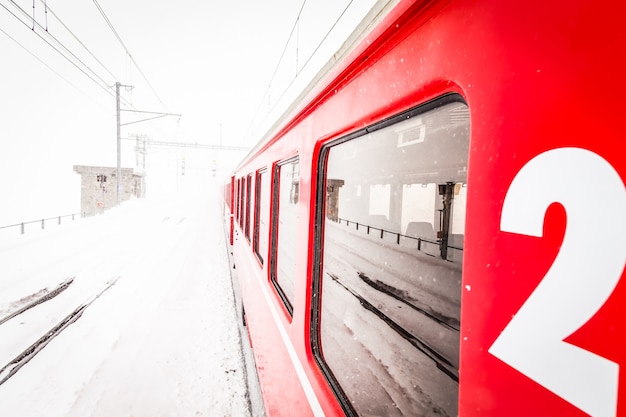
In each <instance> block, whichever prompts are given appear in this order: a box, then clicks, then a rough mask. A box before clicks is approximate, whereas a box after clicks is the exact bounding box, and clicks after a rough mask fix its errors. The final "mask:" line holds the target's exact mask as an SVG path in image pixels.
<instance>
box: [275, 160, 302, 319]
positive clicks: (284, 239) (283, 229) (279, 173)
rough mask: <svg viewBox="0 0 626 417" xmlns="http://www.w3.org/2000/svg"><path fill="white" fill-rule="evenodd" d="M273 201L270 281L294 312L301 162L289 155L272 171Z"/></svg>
mask: <svg viewBox="0 0 626 417" xmlns="http://www.w3.org/2000/svg"><path fill="white" fill-rule="evenodd" d="M274 181H275V183H274V204H273V213H274V218H273V221H272V256H271V258H270V270H271V280H272V283H273V284H274V286H275V287H276V290H277V291H278V294H279V295H280V297H281V298H282V300H283V302H284V303H285V307H286V308H287V311H289V314H293V307H292V305H293V297H294V278H295V274H296V242H297V226H298V201H299V195H300V164H299V161H298V158H297V157H296V158H292V159H289V160H287V161H285V162H282V163H280V164H277V165H276V167H275V172H274Z"/></svg>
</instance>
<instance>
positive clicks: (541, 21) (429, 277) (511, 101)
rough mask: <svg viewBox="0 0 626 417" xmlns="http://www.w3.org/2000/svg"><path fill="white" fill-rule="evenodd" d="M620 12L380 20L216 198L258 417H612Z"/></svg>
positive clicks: (414, 10) (571, 5) (619, 235)
mask: <svg viewBox="0 0 626 417" xmlns="http://www.w3.org/2000/svg"><path fill="white" fill-rule="evenodd" d="M625 8H626V6H625V5H624V2H623V1H607V2H602V3H598V2H593V1H574V2H567V3H564V2H544V1H541V2H539V1H530V2H523V3H520V2H502V1H501V2H497V1H477V0H475V1H472V0H452V1H400V2H382V3H378V4H377V5H376V7H375V8H374V10H373V11H372V13H371V14H370V15H369V20H367V21H366V22H365V23H364V24H363V25H362V26H360V32H359V33H357V34H355V36H353V37H352V38H351V39H350V41H349V42H348V43H346V46H345V47H344V48H343V49H342V50H341V51H340V52H339V53H338V54H337V55H336V59H335V60H334V62H333V63H330V64H329V65H328V66H327V67H326V68H325V69H324V70H323V71H322V73H321V74H320V76H319V77H317V78H316V80H315V81H314V82H313V83H312V84H311V85H310V87H309V88H308V89H307V90H306V91H305V92H304V93H303V94H302V95H301V97H300V99H299V100H298V101H297V102H296V103H294V105H293V106H292V107H291V109H290V110H289V111H288V112H287V113H286V114H285V116H284V117H283V118H282V119H280V121H279V122H278V123H277V124H276V125H275V127H274V128H272V129H271V130H270V131H269V132H268V134H267V135H266V136H265V137H264V138H263V139H262V140H261V142H260V143H259V145H258V146H257V147H256V148H255V149H254V150H253V151H252V152H251V153H250V155H249V156H248V157H247V158H246V159H245V160H244V161H242V162H241V164H240V165H239V166H238V168H237V169H236V171H235V172H234V174H233V177H232V182H231V184H229V187H228V190H229V192H228V193H227V197H228V196H229V197H230V198H228V200H229V204H228V206H229V213H230V214H231V218H232V219H233V223H232V224H233V226H232V227H231V230H232V233H231V237H232V242H233V253H234V260H235V263H236V267H237V271H238V276H239V280H240V285H241V292H242V298H243V303H244V307H245V313H246V320H247V325H248V330H249V333H250V337H251V340H252V343H253V348H254V352H255V359H256V364H257V367H258V374H259V379H260V383H261V389H262V393H263V397H264V402H265V407H266V411H267V413H268V414H269V415H272V416H274V415H277V416H278V415H284V416H288V415H291V416H304V415H328V416H332V415H359V416H396V415H405V416H456V415H460V416H498V417H499V416H524V417H526V416H585V415H591V416H626V388H625V387H626V384H625V383H624V382H625V380H624V375H625V374H624V370H623V366H624V365H626V336H625V331H626V328H625V327H626V320H625V318H626V308H625V307H624V306H625V305H626V285H625V284H624V281H625V280H624V279H622V278H623V277H624V264H625V259H626V220H625V216H626V191H625V187H624V177H625V176H626V153H625V152H624V143H626V142H625V140H624V137H625V134H624V129H623V128H622V126H621V123H620V120H621V116H622V109H623V103H622V98H623V97H625V96H626V87H625V85H626V84H625V83H624V82H623V77H624V71H625V69H624V63H623V62H624V60H623V56H622V55H623V50H624V45H626V31H625V30H623V25H624V23H623V22H624V18H625V17H626V13H625V10H624V9H625Z"/></svg>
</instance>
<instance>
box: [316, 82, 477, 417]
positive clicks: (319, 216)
mask: <svg viewBox="0 0 626 417" xmlns="http://www.w3.org/2000/svg"><path fill="white" fill-rule="evenodd" d="M450 103H463V104H465V105H466V106H467V102H466V101H465V100H464V99H463V97H462V96H460V95H459V94H457V93H448V94H445V95H442V96H440V97H438V98H436V99H434V100H431V101H429V102H425V103H423V104H420V105H418V106H416V107H413V108H411V109H409V110H406V111H404V112H402V113H399V114H396V115H394V116H391V117H389V118H387V119H385V120H382V121H380V122H378V123H374V124H372V125H371V126H368V127H365V128H363V129H360V130H358V131H356V132H353V133H350V134H348V135H346V136H343V137H340V138H338V139H335V140H332V141H330V142H328V143H325V144H324V145H323V146H322V147H321V148H320V151H319V158H318V164H317V167H316V168H317V175H316V184H317V188H316V191H315V208H314V214H313V216H314V222H315V223H314V230H315V236H314V237H313V241H314V243H313V266H312V280H311V284H312V291H311V295H310V300H311V316H310V327H309V332H310V333H309V343H310V346H311V350H312V354H313V358H314V360H315V362H316V363H317V366H318V367H319V369H320V370H321V372H322V374H323V375H324V378H325V379H326V381H327V383H328V384H329V386H330V387H331V390H332V391H333V393H334V395H335V398H336V400H337V401H338V403H339V405H340V406H341V408H342V409H343V411H344V413H345V415H346V416H349V417H358V413H357V412H356V410H355V408H354V406H353V405H352V403H351V401H350V399H349V398H348V396H347V394H346V393H345V391H344V390H343V388H342V387H341V385H340V383H339V381H337V379H336V378H335V376H334V374H333V371H332V370H331V369H330V367H329V365H327V364H326V362H325V360H324V357H323V352H322V340H321V327H320V322H321V321H320V315H321V310H322V293H321V281H322V276H321V275H322V272H323V259H324V255H323V249H324V248H323V246H324V221H325V217H326V186H327V184H326V166H327V161H328V156H329V153H330V150H331V149H332V148H333V147H335V146H336V145H340V144H342V143H345V142H348V141H350V140H353V139H357V138H359V137H361V136H364V135H367V134H369V133H372V132H375V131H377V130H380V129H384V128H386V127H389V126H391V125H394V124H396V123H399V122H401V121H403V120H406V119H409V118H412V117H419V116H420V115H423V114H425V113H427V112H429V111H431V110H435V109H437V108H438V107H441V106H444V105H446V104H450Z"/></svg>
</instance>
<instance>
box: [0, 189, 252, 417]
mask: <svg viewBox="0 0 626 417" xmlns="http://www.w3.org/2000/svg"><path fill="white" fill-rule="evenodd" d="M205 197H206V198H198V197H193V198H192V197H189V196H188V197H178V198H169V199H161V200H150V199H144V200H134V201H130V202H127V203H125V204H123V205H122V206H120V207H117V208H115V209H112V210H110V211H108V212H107V213H105V214H103V215H99V216H96V217H91V218H85V219H80V220H77V221H75V222H72V223H68V224H65V225H62V226H59V227H56V228H50V229H46V230H44V231H40V232H34V233H30V234H28V233H27V234H25V235H22V236H20V235H16V236H12V235H7V234H4V235H2V236H0V381H3V382H0V415H2V416H5V415H6V416H9V415H13V416H47V417H48V416H52V417H54V416H67V417H71V416H77V417H78V416H80V417H84V416H94V417H95V416H130V415H132V416H216V415H219V416H226V415H229V416H230V415H237V416H250V415H254V416H258V415H261V414H262V410H259V404H258V400H255V398H257V399H258V386H255V384H254V381H255V375H252V376H251V377H250V378H248V375H249V374H253V373H254V372H253V370H252V371H251V370H250V369H253V368H250V367H249V366H248V370H247V368H246V363H245V362H246V361H245V358H246V357H249V356H250V355H249V352H248V351H247V350H246V348H245V347H244V348H242V337H241V335H240V322H239V320H238V317H237V313H236V308H235V300H234V292H233V287H232V282H231V275H230V266H229V263H228V257H227V248H226V243H225V239H224V230H223V223H222V221H221V219H222V217H221V214H222V211H221V210H222V204H221V196H220V194H219V192H218V191H217V188H215V189H214V191H212V192H210V193H208V195H206V196H205ZM38 300H41V302H37V301H38ZM85 305H86V307H84V308H83V309H82V310H81V311H80V314H79V315H78V317H76V318H75V320H73V321H72V322H71V323H69V324H68V325H67V326H65V327H64V328H62V329H60V330H59V329H57V331H56V332H55V334H54V335H53V337H51V338H49V340H47V341H45V343H43V342H41V340H42V336H44V335H46V334H48V333H50V331H51V330H52V329H55V328H56V326H57V325H58V324H59V323H60V322H62V321H63V320H64V319H66V318H67V317H69V316H68V315H71V314H72V312H75V311H76V310H77V308H80V306H85ZM3 318H6V320H3ZM38 341H39V342H38ZM40 342H41V343H40ZM38 343H39V345H41V346H39V347H40V350H39V351H38V352H36V354H35V355H32V352H31V355H30V356H31V357H29V358H26V357H25V356H24V355H23V353H24V352H25V351H28V350H29V349H30V350H31V351H32V350H33V346H38ZM243 343H244V345H246V344H247V340H245V339H244V342H243ZM26 359H27V360H26ZM16 368H17V369H16ZM250 381H252V382H250ZM251 398H252V400H251ZM251 403H252V404H251ZM255 403H256V404H255Z"/></svg>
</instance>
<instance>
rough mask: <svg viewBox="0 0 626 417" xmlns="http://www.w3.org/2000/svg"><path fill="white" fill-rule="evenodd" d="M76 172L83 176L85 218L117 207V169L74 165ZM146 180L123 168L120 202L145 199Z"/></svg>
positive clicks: (81, 193)
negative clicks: (132, 197)
mask: <svg viewBox="0 0 626 417" xmlns="http://www.w3.org/2000/svg"><path fill="white" fill-rule="evenodd" d="M74 172H76V173H78V174H80V176H81V185H80V211H81V215H82V216H83V217H85V216H93V215H94V214H98V213H103V212H104V211H105V210H108V209H110V208H111V207H115V206H116V205H117V168H114V167H94V166H85V165H74ZM144 178H145V177H144V174H143V173H137V172H135V171H134V170H133V169H132V168H122V182H121V189H120V202H122V201H126V200H129V199H130V198H131V196H135V197H137V198H142V197H144V192H145V188H146V187H145V179H144Z"/></svg>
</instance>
